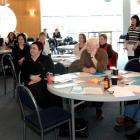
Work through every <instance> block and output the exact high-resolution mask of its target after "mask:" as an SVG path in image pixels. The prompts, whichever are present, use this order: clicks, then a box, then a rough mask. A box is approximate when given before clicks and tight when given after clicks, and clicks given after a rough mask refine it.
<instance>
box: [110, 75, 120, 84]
mask: <svg viewBox="0 0 140 140" xmlns="http://www.w3.org/2000/svg"><path fill="white" fill-rule="evenodd" d="M111 82H112V85H117V83H118V76H112V77H111Z"/></svg>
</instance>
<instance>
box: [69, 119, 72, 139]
mask: <svg viewBox="0 0 140 140" xmlns="http://www.w3.org/2000/svg"><path fill="white" fill-rule="evenodd" d="M69 136H70V140H72V131H71V120H69Z"/></svg>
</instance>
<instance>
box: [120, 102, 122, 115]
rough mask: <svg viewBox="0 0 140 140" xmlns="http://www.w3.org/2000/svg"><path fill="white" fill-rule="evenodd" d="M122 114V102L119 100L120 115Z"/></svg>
mask: <svg viewBox="0 0 140 140" xmlns="http://www.w3.org/2000/svg"><path fill="white" fill-rule="evenodd" d="M121 114H122V102H120V115H121Z"/></svg>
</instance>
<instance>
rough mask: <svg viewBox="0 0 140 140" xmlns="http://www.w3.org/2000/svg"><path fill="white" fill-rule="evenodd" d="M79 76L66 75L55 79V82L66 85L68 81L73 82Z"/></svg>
mask: <svg viewBox="0 0 140 140" xmlns="http://www.w3.org/2000/svg"><path fill="white" fill-rule="evenodd" d="M77 77H78V76H77V75H75V74H64V75H59V76H55V77H54V81H55V82H60V83H65V82H68V81H72V79H73V78H77Z"/></svg>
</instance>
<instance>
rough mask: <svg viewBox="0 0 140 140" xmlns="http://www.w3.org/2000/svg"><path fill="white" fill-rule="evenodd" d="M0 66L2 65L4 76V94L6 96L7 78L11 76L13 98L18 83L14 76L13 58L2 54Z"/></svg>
mask: <svg viewBox="0 0 140 140" xmlns="http://www.w3.org/2000/svg"><path fill="white" fill-rule="evenodd" d="M1 64H2V72H3V76H4V93H5V95H6V93H7V82H6V80H7V76H8V77H9V76H12V79H13V86H14V89H13V90H14V96H15V90H16V85H17V83H18V78H17V75H16V71H15V67H14V63H13V57H12V56H11V54H4V55H2V59H1Z"/></svg>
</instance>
